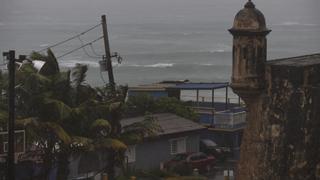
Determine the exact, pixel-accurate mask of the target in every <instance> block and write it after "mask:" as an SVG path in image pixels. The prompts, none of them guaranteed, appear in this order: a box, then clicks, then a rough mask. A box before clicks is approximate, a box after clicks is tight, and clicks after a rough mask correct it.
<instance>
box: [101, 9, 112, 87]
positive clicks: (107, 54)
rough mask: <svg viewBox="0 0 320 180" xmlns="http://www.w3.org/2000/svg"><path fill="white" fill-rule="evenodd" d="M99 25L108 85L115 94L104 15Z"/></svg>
mask: <svg viewBox="0 0 320 180" xmlns="http://www.w3.org/2000/svg"><path fill="white" fill-rule="evenodd" d="M101 24H102V31H103V40H104V49H105V54H106V56H105V58H106V65H107V70H108V77H109V84H110V88H111V91H112V92H115V82H114V77H113V70H112V62H111V53H110V46H109V37H108V29H107V20H106V15H102V16H101Z"/></svg>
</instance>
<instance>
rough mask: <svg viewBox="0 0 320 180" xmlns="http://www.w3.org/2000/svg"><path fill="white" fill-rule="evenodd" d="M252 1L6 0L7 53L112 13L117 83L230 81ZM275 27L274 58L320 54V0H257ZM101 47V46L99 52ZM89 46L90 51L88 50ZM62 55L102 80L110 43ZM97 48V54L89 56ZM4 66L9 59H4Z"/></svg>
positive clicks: (2, 42) (35, 46) (1, 30)
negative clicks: (240, 22)
mask: <svg viewBox="0 0 320 180" xmlns="http://www.w3.org/2000/svg"><path fill="white" fill-rule="evenodd" d="M245 2H246V1H245V0H197V1H194V0H55V1H52V0H1V2H0V51H1V53H2V52H3V51H7V50H9V49H13V50H16V51H17V54H29V53H30V52H31V51H33V50H36V51H37V50H40V49H43V48H45V47H47V46H49V45H52V44H54V43H56V42H59V41H62V40H64V39H66V38H69V37H71V36H73V35H75V34H77V33H80V32H82V31H84V30H86V29H87V28H90V27H91V26H94V25H96V24H98V23H99V22H100V16H101V15H102V14H106V15H107V21H108V30H109V39H110V48H111V51H112V52H118V53H119V54H120V55H121V56H122V57H123V61H122V63H121V64H118V63H117V62H116V61H115V60H114V76H115V80H116V82H117V84H128V85H137V84H146V83H152V82H158V81H162V80H183V79H189V80H191V81H198V82H225V81H229V80H230V76H231V72H230V71H231V62H232V59H231V58H232V56H231V51H232V49H231V47H232V36H231V35H230V34H229V33H228V31H227V29H229V28H231V26H232V23H233V18H234V16H235V14H236V13H237V12H238V11H239V10H240V9H241V8H242V7H243V5H244V3H245ZM253 2H254V3H255V4H256V7H257V8H258V9H260V10H261V11H262V12H263V13H264V14H265V17H266V20H267V25H268V27H269V28H270V29H272V32H271V33H270V35H269V36H268V59H277V58H283V57H291V56H297V55H304V54H311V53H316V52H320V11H319V10H318V9H319V8H320V1H319V0H303V1H301V0H281V1H279V0H268V1H263V0H254V1H253ZM101 35H102V30H101V28H100V27H99V28H97V29H95V30H93V31H90V32H89V33H87V34H85V35H83V36H81V40H79V39H75V40H72V41H70V42H68V43H66V44H63V45H61V46H58V47H55V48H53V51H54V53H55V54H56V56H60V55H62V54H64V53H66V52H68V51H70V50H72V49H74V48H77V47H79V46H81V43H82V42H81V41H83V43H86V42H89V41H91V40H93V39H95V38H97V37H99V36H101ZM92 49H93V50H92ZM86 52H87V53H86ZM86 52H84V51H83V50H81V49H80V50H79V51H76V52H74V53H72V54H70V55H68V56H65V57H62V58H59V63H60V65H61V66H62V67H64V68H65V69H67V68H71V67H73V66H74V65H75V64H76V63H83V64H88V65H89V72H88V75H87V83H89V84H92V85H94V86H101V85H103V84H104V83H105V81H107V74H106V73H105V72H102V73H101V72H100V71H99V66H98V61H99V60H101V58H100V57H101V56H100V55H102V54H103V52H104V47H103V43H102V41H98V42H96V43H94V44H93V45H92V47H90V46H89V47H87V48H86ZM88 54H89V56H88ZM0 64H1V63H0Z"/></svg>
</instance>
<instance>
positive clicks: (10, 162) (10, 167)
mask: <svg viewBox="0 0 320 180" xmlns="http://www.w3.org/2000/svg"><path fill="white" fill-rule="evenodd" d="M3 55H4V56H6V57H7V59H8V60H9V65H8V71H9V89H8V91H9V98H8V99H9V120H8V156H7V179H8V180H11V179H13V180H14V179H15V176H14V174H15V173H14V169H15V166H14V152H15V151H14V144H15V142H14V119H15V117H14V116H15V90H14V86H15V51H12V50H10V51H9V52H5V53H3Z"/></svg>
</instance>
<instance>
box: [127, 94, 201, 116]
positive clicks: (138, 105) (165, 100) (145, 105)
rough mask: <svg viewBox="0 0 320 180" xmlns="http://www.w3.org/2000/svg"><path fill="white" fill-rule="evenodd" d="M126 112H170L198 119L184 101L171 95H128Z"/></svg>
mask: <svg viewBox="0 0 320 180" xmlns="http://www.w3.org/2000/svg"><path fill="white" fill-rule="evenodd" d="M126 112H127V114H144V113H146V112H151V113H165V112H170V113H174V114H176V115H178V116H181V117H184V118H187V119H191V120H194V121H198V119H199V117H198V115H197V113H196V112H195V111H194V110H193V109H192V108H191V107H189V106H188V105H187V104H186V103H184V102H182V101H180V100H178V99H176V98H172V97H161V98H153V97H152V96H150V95H148V94H141V95H137V96H131V97H129V100H128V102H127V103H126Z"/></svg>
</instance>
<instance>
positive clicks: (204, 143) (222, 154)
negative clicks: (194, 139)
mask: <svg viewBox="0 0 320 180" xmlns="http://www.w3.org/2000/svg"><path fill="white" fill-rule="evenodd" d="M200 151H201V152H204V153H205V154H207V155H211V156H214V157H215V158H216V160H217V161H224V160H226V159H227V158H228V157H231V154H232V153H231V149H230V148H228V147H221V146H218V145H217V144H216V143H215V142H213V141H211V140H210V139H202V140H201V141H200Z"/></svg>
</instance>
